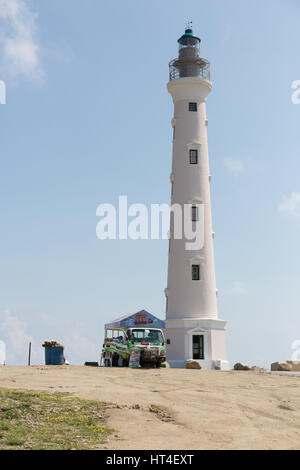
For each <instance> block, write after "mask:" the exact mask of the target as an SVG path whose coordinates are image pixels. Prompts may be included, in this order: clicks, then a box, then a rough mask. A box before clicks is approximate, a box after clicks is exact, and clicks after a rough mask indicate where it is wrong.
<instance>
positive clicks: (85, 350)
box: [63, 324, 102, 365]
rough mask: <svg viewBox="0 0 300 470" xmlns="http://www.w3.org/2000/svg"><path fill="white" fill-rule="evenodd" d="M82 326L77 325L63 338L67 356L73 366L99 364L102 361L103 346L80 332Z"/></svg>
mask: <svg viewBox="0 0 300 470" xmlns="http://www.w3.org/2000/svg"><path fill="white" fill-rule="evenodd" d="M80 329H81V326H80V324H78V325H75V326H74V328H72V329H71V330H69V331H68V332H67V334H66V336H65V337H64V338H63V344H64V345H65V347H66V351H65V355H66V357H67V358H68V360H69V362H70V363H71V364H79V365H80V364H84V362H97V361H99V360H100V351H101V350H102V348H101V347H102V344H100V342H99V343H98V344H96V343H94V342H93V341H91V340H90V339H89V338H87V337H86V336H84V335H83V334H82V333H81V332H80Z"/></svg>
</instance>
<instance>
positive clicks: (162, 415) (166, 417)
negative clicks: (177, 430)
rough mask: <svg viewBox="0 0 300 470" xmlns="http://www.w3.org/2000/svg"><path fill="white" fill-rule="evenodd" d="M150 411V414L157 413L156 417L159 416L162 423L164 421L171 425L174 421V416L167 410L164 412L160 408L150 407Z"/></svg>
mask: <svg viewBox="0 0 300 470" xmlns="http://www.w3.org/2000/svg"><path fill="white" fill-rule="evenodd" d="M149 411H150V413H155V414H156V416H157V417H158V418H159V419H160V420H161V421H164V422H166V423H169V422H171V421H174V419H173V418H172V416H170V415H169V414H168V412H167V411H166V410H163V409H162V408H160V407H159V406H155V405H150V406H149Z"/></svg>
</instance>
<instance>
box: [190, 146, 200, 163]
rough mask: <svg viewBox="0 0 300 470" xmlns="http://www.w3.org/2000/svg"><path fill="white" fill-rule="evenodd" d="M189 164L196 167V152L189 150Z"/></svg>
mask: <svg viewBox="0 0 300 470" xmlns="http://www.w3.org/2000/svg"><path fill="white" fill-rule="evenodd" d="M190 164H191V165H198V150H194V149H191V150H190Z"/></svg>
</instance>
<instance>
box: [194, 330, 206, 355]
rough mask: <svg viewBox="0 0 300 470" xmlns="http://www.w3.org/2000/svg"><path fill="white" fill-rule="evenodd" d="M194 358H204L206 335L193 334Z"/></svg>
mask: <svg viewBox="0 0 300 470" xmlns="http://www.w3.org/2000/svg"><path fill="white" fill-rule="evenodd" d="M193 359H195V360H198V361H199V360H200V361H201V360H203V359H204V336H203V335H194V336H193Z"/></svg>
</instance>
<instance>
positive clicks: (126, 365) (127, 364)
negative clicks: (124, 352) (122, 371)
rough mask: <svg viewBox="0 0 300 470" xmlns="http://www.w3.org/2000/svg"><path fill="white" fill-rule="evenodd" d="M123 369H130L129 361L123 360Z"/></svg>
mask: <svg viewBox="0 0 300 470" xmlns="http://www.w3.org/2000/svg"><path fill="white" fill-rule="evenodd" d="M122 367H129V360H128V359H124V358H122Z"/></svg>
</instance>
